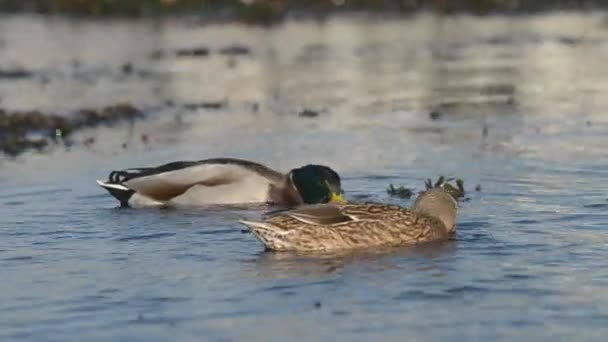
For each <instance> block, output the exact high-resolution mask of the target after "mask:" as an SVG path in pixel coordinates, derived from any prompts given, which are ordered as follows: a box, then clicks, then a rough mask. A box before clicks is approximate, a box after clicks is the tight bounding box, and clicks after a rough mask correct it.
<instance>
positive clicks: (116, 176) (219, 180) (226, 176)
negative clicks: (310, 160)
mask: <svg viewBox="0 0 608 342" xmlns="http://www.w3.org/2000/svg"><path fill="white" fill-rule="evenodd" d="M251 177H262V178H263V179H266V180H267V181H268V182H273V181H277V180H280V179H282V177H283V176H282V175H281V174H280V173H278V172H276V171H274V170H271V169H269V168H267V167H265V166H263V165H261V164H257V163H254V162H250V161H245V160H240V159H232V158H216V159H206V160H200V161H177V162H172V163H168V164H164V165H160V166H157V167H150V168H131V169H125V170H121V171H113V172H112V173H110V176H109V177H108V178H109V181H108V183H110V184H120V185H123V186H125V187H127V188H128V189H131V190H134V191H136V192H138V193H140V194H142V195H145V196H148V197H150V198H153V199H155V200H159V201H167V200H170V199H172V198H174V197H177V196H179V195H181V194H183V193H185V192H186V191H187V190H188V189H190V188H191V187H193V186H196V185H202V186H205V187H214V186H220V185H226V184H233V183H239V182H241V181H243V180H245V179H247V178H251Z"/></svg>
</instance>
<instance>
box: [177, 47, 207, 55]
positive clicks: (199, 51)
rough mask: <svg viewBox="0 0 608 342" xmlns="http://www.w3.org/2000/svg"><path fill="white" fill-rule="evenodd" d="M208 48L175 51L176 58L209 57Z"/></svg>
mask: <svg viewBox="0 0 608 342" xmlns="http://www.w3.org/2000/svg"><path fill="white" fill-rule="evenodd" d="M209 52H210V51H209V48H206V47H195V48H183V49H178V50H176V51H175V54H176V55H177V56H178V57H206V56H208V55H209Z"/></svg>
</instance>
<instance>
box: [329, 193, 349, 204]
mask: <svg viewBox="0 0 608 342" xmlns="http://www.w3.org/2000/svg"><path fill="white" fill-rule="evenodd" d="M329 202H330V203H346V200H344V196H343V195H342V194H341V193H339V192H332V193H331V197H330V198H329Z"/></svg>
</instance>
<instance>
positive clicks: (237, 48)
mask: <svg viewBox="0 0 608 342" xmlns="http://www.w3.org/2000/svg"><path fill="white" fill-rule="evenodd" d="M218 53H219V54H220V55H226V56H245V55H250V54H251V49H249V48H248V47H247V46H243V45H231V46H226V47H224V48H221V49H220V50H219V51H218Z"/></svg>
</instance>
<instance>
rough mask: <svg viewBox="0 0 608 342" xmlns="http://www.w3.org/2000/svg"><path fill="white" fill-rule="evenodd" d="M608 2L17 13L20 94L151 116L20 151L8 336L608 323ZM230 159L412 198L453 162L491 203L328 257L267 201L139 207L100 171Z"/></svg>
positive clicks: (231, 334) (306, 333)
mask: <svg viewBox="0 0 608 342" xmlns="http://www.w3.org/2000/svg"><path fill="white" fill-rule="evenodd" d="M606 23H607V21H606V19H605V18H604V14H602V13H587V14H573V13H570V14H569V13H560V14H550V15H543V16H527V17H518V18H507V17H487V18H480V17H466V16H462V17H458V16H457V17H448V18H440V17H432V16H416V17H412V18H409V19H402V20H396V19H395V20H392V19H391V20H379V19H365V18H334V19H331V20H329V21H326V22H322V23H319V22H308V21H292V22H288V23H286V24H284V25H281V26H279V27H276V28H271V29H260V28H252V27H246V26H239V25H226V26H200V25H196V24H193V23H189V22H183V21H179V20H167V21H163V22H147V21H135V22H133V21H129V22H127V21H116V22H95V21H69V20H65V19H58V18H52V19H45V18H38V17H4V18H2V20H0V69H4V70H8V69H10V68H17V69H25V70H27V71H29V72H30V73H31V75H30V76H29V77H23V78H0V106H1V107H2V108H5V109H8V110H30V109H41V110H45V111H51V112H57V113H69V112H70V111H71V110H75V109H77V108H82V107H96V106H104V105H108V104H113V103H117V102H122V101H128V102H131V103H133V104H135V105H136V106H138V107H140V108H143V109H144V110H145V111H146V113H148V115H149V117H150V118H149V119H148V120H146V121H142V122H137V123H135V124H132V125H127V124H125V125H124V126H118V127H114V128H100V129H97V130H91V131H85V132H80V133H79V134H78V135H77V136H76V137H74V145H72V146H71V147H69V148H67V147H65V148H64V147H57V148H55V149H53V150H51V151H48V153H45V154H37V153H27V154H25V155H22V156H20V157H18V158H17V159H8V158H3V159H0V184H1V186H0V270H1V271H0V274H1V279H2V281H1V282H0V339H2V340H39V341H47V340H58V341H65V340H81V341H82V340H86V341H94V340H145V341H157V340H158V341H161V340H196V341H199V340H209V341H237V340H238V341H242V340H248V341H252V340H256V341H269V340H272V341H286V340H321V339H327V340H343V341H350V340H399V341H401V340H403V339H407V340H417V341H427V340H428V341H436V340H443V339H446V340H478V341H498V340H500V341H511V340H538V341H540V340H546V341H561V340H563V341H573V340H577V341H582V340H597V341H603V340H605V338H606V336H607V335H608V328H607V327H608V324H607V323H608V290H607V289H608V271H607V270H608V258H607V257H606V255H607V252H608V234H607V233H606V224H607V222H608V214H607V209H608V201H607V198H608V194H607V191H606V190H607V188H608V186H607V185H606V184H607V182H606V180H607V179H608V162H607V157H608V152H607V151H608V140H607V139H606V138H605V137H606V134H608V116H606V115H605V114H606V112H607V109H608V96H606V93H607V91H608V81H607V80H608V68H607V67H606V60H607V58H608V35H607V34H608V26H607V24H606ZM230 46H232V47H234V46H241V47H247V48H249V49H250V50H249V53H248V54H244V55H225V54H221V53H219V51H220V50H221V49H222V48H225V47H230ZM192 47H205V48H208V49H209V51H210V53H209V55H207V56H195V57H177V56H176V55H175V51H176V50H177V49H182V48H192ZM203 102H219V103H221V104H222V105H220V106H219V108H204V106H197V105H196V104H201V103H203ZM304 109H308V110H311V111H316V112H317V114H318V115H316V116H313V117H307V116H306V115H304V116H301V115H299V114H300V113H301V112H302V111H303V110H304ZM431 113H432V115H431ZM144 135H145V137H147V138H148V139H142V136H144ZM90 138H94V143H92V144H87V145H86V146H85V145H83V144H82V143H79V142H82V141H84V140H86V139H90ZM89 141H91V140H89ZM216 156H232V157H241V158H247V159H253V160H257V161H260V162H263V163H266V164H268V165H269V166H271V167H274V168H277V169H279V170H284V171H287V170H289V169H290V168H292V167H296V166H300V165H302V164H303V163H307V162H318V163H325V164H328V165H331V166H332V167H334V168H335V169H336V170H337V171H338V172H339V173H340V174H341V175H342V176H343V179H344V180H343V183H344V184H343V185H344V187H345V189H346V190H347V192H346V195H347V197H348V198H349V199H351V200H359V199H366V200H370V199H371V200H377V201H384V202H392V203H399V204H403V205H409V204H410V201H409V200H401V199H395V198H390V197H389V196H388V195H387V194H386V191H385V189H386V187H387V186H388V184H390V183H393V184H398V185H404V186H407V187H413V188H415V189H418V190H419V189H422V187H423V185H424V184H423V181H424V179H426V178H427V177H432V178H435V177H436V176H438V175H441V174H443V175H454V176H459V177H461V178H462V179H464V182H465V188H467V190H468V193H467V197H468V198H469V200H468V201H465V202H462V203H461V211H460V214H459V218H458V226H457V227H458V233H457V237H456V239H455V240H454V241H449V242H446V243H443V244H437V245H427V246H419V247H415V248H403V249H397V250H390V251H368V252H365V253H363V252H360V253H356V254H346V255H338V256H325V257H317V258H310V257H303V256H298V255H289V254H280V253H279V254H277V253H265V252H263V250H262V248H261V246H260V244H259V243H258V242H257V241H256V240H255V239H254V238H253V237H252V236H251V235H249V234H244V233H242V232H241V229H242V227H241V226H239V225H238V224H237V220H238V219H240V218H259V216H260V215H261V214H262V213H263V212H264V211H265V210H267V209H268V208H265V207H253V208H205V209H200V210H181V211H177V210H156V209H150V210H138V211H135V210H128V209H119V208H116V203H115V202H114V200H113V199H112V198H111V197H109V196H108V195H107V194H106V193H105V192H104V191H102V190H101V189H99V188H97V187H96V185H95V183H94V180H95V179H96V178H104V177H105V176H106V175H107V173H108V172H109V171H111V170H113V169H117V168H124V167H130V166H145V165H154V164H159V163H163V162H166V161H171V160H178V159H202V158H207V157H216ZM477 184H480V185H481V191H474V190H473V189H474V188H475V186H476V185H477Z"/></svg>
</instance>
